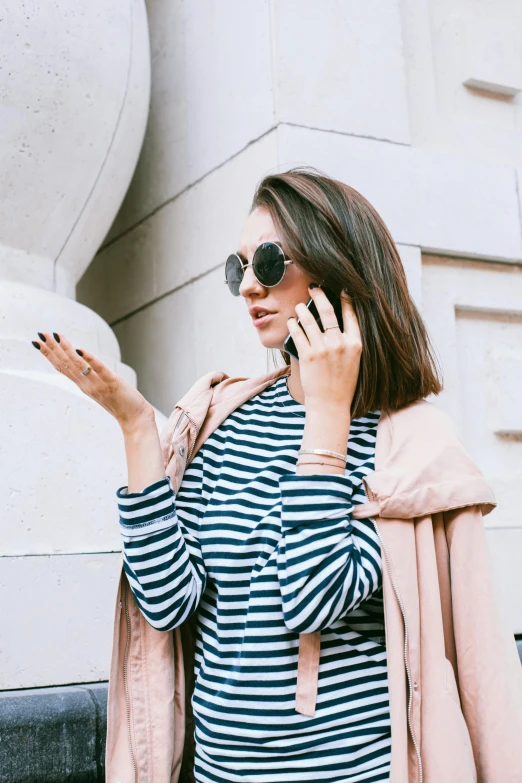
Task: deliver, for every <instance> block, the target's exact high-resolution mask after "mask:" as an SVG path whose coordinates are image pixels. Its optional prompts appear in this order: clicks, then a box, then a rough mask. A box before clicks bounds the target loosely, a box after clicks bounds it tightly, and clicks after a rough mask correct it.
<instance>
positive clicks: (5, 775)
mask: <svg viewBox="0 0 522 783" xmlns="http://www.w3.org/2000/svg"><path fill="white" fill-rule="evenodd" d="M106 730H107V683H104V682H102V683H92V684H89V685H71V686H67V687H62V688H37V689H32V690H23V691H4V692H2V693H0V737H1V742H0V783H62V781H67V783H104V781H105V733H106Z"/></svg>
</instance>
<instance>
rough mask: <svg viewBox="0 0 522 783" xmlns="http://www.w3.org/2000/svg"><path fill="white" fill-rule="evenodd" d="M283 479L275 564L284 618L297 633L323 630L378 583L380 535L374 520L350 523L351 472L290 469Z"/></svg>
mask: <svg viewBox="0 0 522 783" xmlns="http://www.w3.org/2000/svg"><path fill="white" fill-rule="evenodd" d="M279 485H280V489H281V506H282V508H281V524H282V539H281V541H280V543H279V548H278V556H277V568H278V576H279V584H280V589H281V596H282V600H283V613H284V618H285V624H286V626H287V628H289V629H290V630H292V631H295V632H297V633H310V632H312V631H321V630H324V629H326V628H328V627H329V626H331V625H332V623H334V622H335V621H336V620H339V619H341V618H342V617H344V616H345V615H347V614H348V613H349V612H351V611H353V610H354V609H356V608H357V607H358V606H360V604H361V603H362V602H363V601H365V600H366V599H367V598H369V597H370V596H371V595H372V594H373V593H374V592H376V591H377V590H378V589H379V588H380V586H381V584H382V560H381V551H380V545H379V540H378V537H377V534H376V532H374V529H373V526H372V527H371V528H370V526H369V525H368V524H367V525H365V526H362V525H358V526H357V527H355V526H354V525H353V523H352V518H351V513H352V510H353V504H352V493H353V484H352V481H351V479H350V478H349V477H348V476H342V475H334V474H332V475H328V474H324V475H323V474H318V475H314V476H304V475H295V474H294V475H286V476H282V477H281V478H280V480H279Z"/></svg>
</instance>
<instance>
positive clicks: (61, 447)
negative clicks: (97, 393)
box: [0, 0, 163, 689]
mask: <svg viewBox="0 0 522 783" xmlns="http://www.w3.org/2000/svg"><path fill="white" fill-rule="evenodd" d="M2 17H3V18H2V34H3V40H2V41H1V42H0V43H1V45H0V66H1V67H0V126H1V128H2V133H1V134H0V151H1V161H2V162H1V166H0V194H1V206H0V406H1V411H2V415H1V416H0V452H1V465H2V469H1V471H0V497H1V499H2V500H1V503H2V513H1V514H0V556H1V559H0V605H1V606H2V622H1V623H0V689H9V688H26V687H32V686H42V685H52V684H58V683H71V682H89V681H96V680H102V679H105V678H106V676H107V671H108V657H109V650H110V634H111V627H110V626H111V614H112V602H113V598H112V597H113V595H114V580H115V578H116V574H117V566H118V560H119V554H118V550H119V548H120V546H119V540H118V531H117V506H116V500H115V489H116V488H117V486H119V485H121V484H123V483H125V482H126V470H125V457H124V449H123V441H122V437H121V432H120V431H119V427H118V425H117V424H116V422H115V421H114V420H113V419H112V418H111V417H110V416H109V415H108V414H107V413H106V411H104V410H103V409H102V408H101V407H100V406H99V405H97V404H96V403H94V402H92V401H91V400H90V399H89V398H88V397H86V396H85V395H83V394H82V393H81V392H80V391H79V390H78V389H77V387H76V386H75V385H74V384H73V383H72V382H71V381H69V380H68V379H67V378H65V377H64V376H62V375H60V374H59V373H57V372H56V371H55V370H54V369H53V368H52V367H51V365H50V364H49V363H48V362H47V361H46V360H45V359H44V358H43V357H42V356H41V354H40V353H39V352H38V351H36V350H35V349H34V348H33V347H32V345H31V340H33V339H35V337H36V332H37V331H42V330H44V331H61V332H63V333H64V334H66V335H67V337H68V338H69V339H70V340H71V341H72V342H73V343H74V344H75V345H76V346H78V347H80V346H84V347H85V348H87V349H88V350H91V351H93V352H94V353H95V354H96V355H98V356H99V357H100V358H101V359H102V361H104V362H105V363H106V364H107V365H109V366H110V367H112V368H113V369H114V370H115V371H116V372H118V373H119V374H121V375H122V376H123V377H125V378H126V379H128V380H129V381H130V382H131V383H136V376H135V373H134V371H133V370H132V369H131V368H130V367H128V366H126V365H124V364H122V363H121V361H120V350H119V346H118V342H117V340H116V337H115V335H114V333H113V331H112V330H111V328H110V327H109V326H108V324H107V323H105V321H103V319H102V318H100V316H98V315H97V314H96V313H94V312H93V311H92V310H89V309H88V308H87V307H85V306H83V305H81V304H79V303H77V302H76V301H75V288H76V282H77V281H78V280H79V278H80V277H81V276H82V274H83V273H84V271H85V269H86V268H87V266H88V265H89V263H90V262H91V260H92V258H93V256H94V254H95V252H96V250H97V248H98V247H99V245H100V243H101V241H102V240H103V238H104V236H105V234H106V233H107V231H108V229H109V227H110V225H111V223H112V221H113V219H114V216H115V214H116V212H117V210H118V208H119V205H120V203H121V201H122V199H123V196H124V194H125V192H126V189H127V187H128V184H129V181H130V179H131V176H132V174H133V171H134V167H135V164H136V161H137V158H138V154H139V150H140V147H141V143H142V139H143V135H144V131H145V125H146V120H147V114H148V103H149V91H150V59H149V42H148V29H147V18H146V12H145V6H144V2H143V0H89V2H88V3H82V4H77V3H72V4H71V3H70V2H69V0H54V2H53V3H43V4H42V3H39V2H36V0H28V1H27V2H24V3H20V2H18V1H17V0H6V2H4V4H3V8H2ZM162 419H163V417H161V415H160V416H159V421H158V423H159V424H161V421H160V420H162Z"/></svg>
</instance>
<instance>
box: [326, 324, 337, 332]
mask: <svg viewBox="0 0 522 783" xmlns="http://www.w3.org/2000/svg"><path fill="white" fill-rule="evenodd" d="M327 329H339V324H332V326H325V327H324V331H325V332H326V331H327Z"/></svg>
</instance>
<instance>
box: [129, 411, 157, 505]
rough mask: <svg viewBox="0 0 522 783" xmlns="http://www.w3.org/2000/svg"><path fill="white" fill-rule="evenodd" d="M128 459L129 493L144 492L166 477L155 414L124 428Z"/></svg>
mask: <svg viewBox="0 0 522 783" xmlns="http://www.w3.org/2000/svg"><path fill="white" fill-rule="evenodd" d="M122 432H123V437H124V440H125V454H126V457H127V472H128V492H129V493H132V492H142V491H143V490H144V489H145V487H148V486H149V485H150V484H153V483H154V482H156V481H159V480H160V479H162V478H163V477H164V476H165V465H164V462H163V455H162V453H161V444H160V438H159V433H158V428H157V426H156V421H155V419H154V413H153V412H152V409H151V413H150V414H147V415H146V416H144V417H142V418H140V419H139V420H137V421H135V422H134V423H133V424H132V425H127V426H125V427H123V426H122Z"/></svg>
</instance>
